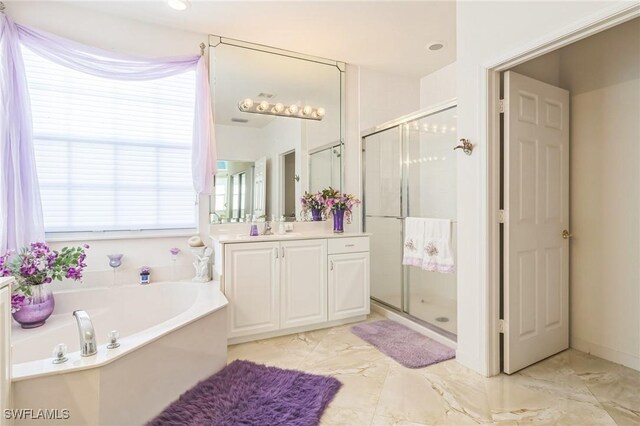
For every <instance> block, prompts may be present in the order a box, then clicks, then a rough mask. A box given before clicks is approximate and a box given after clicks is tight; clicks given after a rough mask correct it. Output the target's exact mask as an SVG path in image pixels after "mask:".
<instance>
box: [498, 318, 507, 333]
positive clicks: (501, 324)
mask: <svg viewBox="0 0 640 426" xmlns="http://www.w3.org/2000/svg"><path fill="white" fill-rule="evenodd" d="M505 331H506V326H505V324H504V320H503V319H499V320H498V332H499V333H500V334H504V332H505Z"/></svg>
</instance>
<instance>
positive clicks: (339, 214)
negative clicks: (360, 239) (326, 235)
mask: <svg viewBox="0 0 640 426" xmlns="http://www.w3.org/2000/svg"><path fill="white" fill-rule="evenodd" d="M333 232H334V233H336V234H342V233H343V232H344V210H338V209H336V210H333Z"/></svg>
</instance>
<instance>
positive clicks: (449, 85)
mask: <svg viewBox="0 0 640 426" xmlns="http://www.w3.org/2000/svg"><path fill="white" fill-rule="evenodd" d="M456 77H457V64H456V63H455V62H453V63H450V64H449V65H447V66H444V67H442V68H440V69H439V70H437V71H434V72H432V73H431V74H428V75H426V76H424V77H422V78H421V79H420V108H429V107H430V106H433V105H436V104H439V103H442V102H446V101H448V100H450V99H453V98H455V97H456Z"/></svg>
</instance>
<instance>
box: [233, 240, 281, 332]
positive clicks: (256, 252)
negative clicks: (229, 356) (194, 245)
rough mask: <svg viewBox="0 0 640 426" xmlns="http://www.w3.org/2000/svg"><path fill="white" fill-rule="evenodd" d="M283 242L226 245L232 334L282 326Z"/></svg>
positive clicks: (261, 330)
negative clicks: (281, 248)
mask: <svg viewBox="0 0 640 426" xmlns="http://www.w3.org/2000/svg"><path fill="white" fill-rule="evenodd" d="M279 257H280V243H278V242H263V243H247V244H227V245H225V256H224V270H225V282H224V293H225V296H227V298H228V299H229V301H230V303H229V305H228V306H227V309H228V312H229V314H228V315H229V337H237V336H246V335H252V334H258V333H265V332H268V331H273V330H277V329H278V328H280V312H279V307H280V261H279Z"/></svg>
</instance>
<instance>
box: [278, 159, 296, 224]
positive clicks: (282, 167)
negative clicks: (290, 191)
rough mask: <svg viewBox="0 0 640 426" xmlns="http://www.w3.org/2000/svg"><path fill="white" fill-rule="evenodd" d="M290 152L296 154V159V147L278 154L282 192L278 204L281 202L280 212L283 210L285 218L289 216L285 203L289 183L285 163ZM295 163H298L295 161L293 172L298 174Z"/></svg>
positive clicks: (279, 186)
mask: <svg viewBox="0 0 640 426" xmlns="http://www.w3.org/2000/svg"><path fill="white" fill-rule="evenodd" d="M290 154H295V156H296V160H297V156H298V152H297V151H296V149H295V148H293V149H289V150H287V151H284V152H281V153H280V154H278V180H279V183H278V192H279V193H280V195H279V197H278V198H279V199H278V204H279V207H280V212H281V214H283V215H284V216H285V218H286V217H287V214H286V212H285V210H284V208H285V204H286V203H285V190H286V184H287V183H286V182H285V177H286V173H285V164H286V156H287V155H290ZM295 164H296V163H294V172H293V174H294V175H297V173H296V171H297V170H296V169H295ZM296 183H297V182H296ZM294 191H295V190H294ZM294 198H295V197H294ZM294 204H295V203H294ZM296 210H297V209H296ZM296 213H297V212H296Z"/></svg>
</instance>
